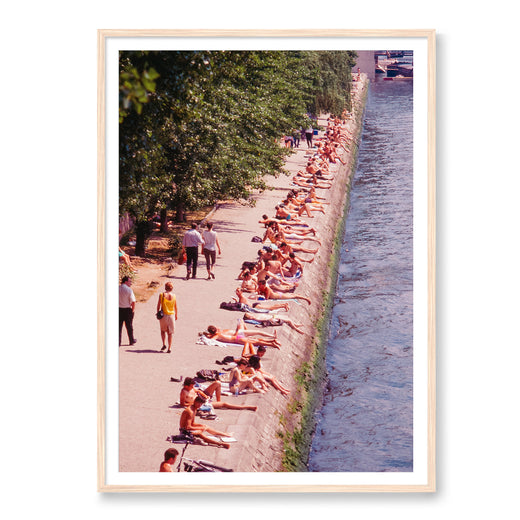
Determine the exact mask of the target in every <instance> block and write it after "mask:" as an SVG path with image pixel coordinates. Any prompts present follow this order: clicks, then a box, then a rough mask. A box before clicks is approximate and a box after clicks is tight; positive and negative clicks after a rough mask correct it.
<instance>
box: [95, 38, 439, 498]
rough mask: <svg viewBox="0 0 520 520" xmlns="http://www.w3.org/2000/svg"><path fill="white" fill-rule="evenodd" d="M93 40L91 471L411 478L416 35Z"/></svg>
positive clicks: (419, 375)
mask: <svg viewBox="0 0 520 520" xmlns="http://www.w3.org/2000/svg"><path fill="white" fill-rule="evenodd" d="M98 37H99V59H98V62H99V82H98V99H99V103H98V143H99V152H98V157H99V159H98V182H99V183H98V218H99V225H98V228H99V233H98V236H99V250H98V251H99V255H98V263H99V265H98V272H99V276H98V280H99V283H98V293H99V298H98V302H99V304H98V324H99V325H98V399H99V408H98V412H99V413H98V446H99V450H98V453H99V460H98V468H99V469H98V489H99V490H100V491H106V492H111V491H118V492H119V491H153V492H157V491H164V492H195V491H210V492H222V491H225V492H231V491H236V492H240V491H242V492H243V491H248V492H288V491H294V492H348V491H400V492H403V491H411V492H412V491H420V492H424V491H434V490H435V464H434V457H435V421H434V415H435V268H434V266H435V189H434V186H435V153H434V151H435V91H434V85H435V33H434V31H429V30H428V31H426V30H421V31H368V30H367V31H348V30H344V31H321V32H320V31H138V30H136V31H128V30H121V31H118V30H100V31H99V32H98ZM116 242H117V245H116ZM116 248H117V250H118V262H117V263H116V261H115V259H116V256H115V251H116ZM116 298H117V300H118V302H116ZM116 323H117V325H116ZM116 336H118V338H117V339H116ZM116 341H117V343H116ZM217 473H218V475H217Z"/></svg>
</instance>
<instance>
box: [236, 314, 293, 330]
mask: <svg viewBox="0 0 520 520" xmlns="http://www.w3.org/2000/svg"><path fill="white" fill-rule="evenodd" d="M244 320H254V321H258V322H261V323H263V324H264V326H266V327H269V326H272V327H274V326H276V325H280V324H282V323H287V325H289V327H291V329H294V330H295V331H296V332H299V333H300V334H303V330H302V329H301V327H303V323H294V321H292V320H291V319H290V318H286V317H285V316H282V315H280V314H258V313H254V312H246V313H245V314H244Z"/></svg>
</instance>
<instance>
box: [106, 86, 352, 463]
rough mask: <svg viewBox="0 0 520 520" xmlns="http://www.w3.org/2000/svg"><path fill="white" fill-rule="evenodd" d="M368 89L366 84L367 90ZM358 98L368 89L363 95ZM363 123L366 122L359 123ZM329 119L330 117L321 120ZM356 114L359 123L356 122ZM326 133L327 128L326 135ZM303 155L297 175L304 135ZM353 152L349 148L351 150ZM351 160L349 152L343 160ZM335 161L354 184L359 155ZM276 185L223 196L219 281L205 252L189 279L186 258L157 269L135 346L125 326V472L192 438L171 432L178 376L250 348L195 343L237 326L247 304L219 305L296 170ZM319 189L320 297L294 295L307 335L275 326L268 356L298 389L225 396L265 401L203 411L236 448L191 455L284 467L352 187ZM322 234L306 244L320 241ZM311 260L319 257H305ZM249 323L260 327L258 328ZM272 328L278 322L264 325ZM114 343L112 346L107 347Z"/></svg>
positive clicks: (308, 279) (342, 178)
mask: <svg viewBox="0 0 520 520" xmlns="http://www.w3.org/2000/svg"><path fill="white" fill-rule="evenodd" d="M359 90H361V89H359ZM355 95H356V96H357V97H356V99H357V102H359V99H358V98H359V96H360V92H357V93H356V94H355ZM359 123H360V122H359V121H358V122H357V124H359ZM319 124H320V125H321V126H322V127H326V118H322V119H320V120H319ZM355 124H356V122H355V121H350V122H349V125H351V129H352V130H355V127H354V125H355ZM321 135H322V132H320V135H319V136H318V137H320V136H321ZM295 150H296V153H294V154H293V155H292V156H290V157H289V158H288V160H287V163H286V170H288V171H290V172H292V173H295V172H296V171H298V170H300V169H303V168H304V167H305V164H306V162H307V159H308V155H310V153H312V149H308V148H307V144H306V143H305V142H301V143H300V147H299V148H296V149H295ZM346 156H349V154H348V153H346ZM344 159H345V158H344ZM346 159H347V164H346V166H342V165H341V163H339V162H338V163H337V164H331V165H330V169H331V172H334V173H335V175H336V176H337V179H336V181H335V183H337V182H342V183H343V184H346V182H347V180H348V177H349V174H350V170H351V163H350V161H349V160H348V157H346ZM269 185H270V186H271V187H272V190H266V191H264V192H263V193H261V194H258V195H256V196H255V197H254V198H255V200H256V205H255V206H254V207H249V206H244V205H240V204H238V203H224V204H220V205H219V207H218V209H217V210H216V211H215V212H214V213H213V214H212V215H211V217H210V220H211V221H212V222H213V224H214V230H215V231H216V232H217V233H218V238H219V242H220V245H221V248H222V255H220V256H217V262H216V266H215V271H214V272H215V276H216V279H215V280H206V276H207V273H206V268H205V261H204V257H203V256H202V255H199V267H198V270H197V278H196V279H190V280H186V279H185V275H186V268H185V266H177V267H176V268H175V269H174V270H173V271H172V272H170V274H169V276H168V273H167V271H165V270H158V271H157V278H155V280H156V281H158V282H159V284H160V285H159V287H158V290H157V292H156V294H154V295H153V296H152V297H151V298H150V299H149V300H148V301H146V302H144V303H137V305H136V311H135V319H134V331H135V336H136V338H137V343H136V344H135V345H132V346H130V345H128V340H127V336H126V331H125V330H124V331H123V339H122V346H121V347H120V348H119V471H121V472H130V471H131V472H156V471H158V469H159V464H160V462H161V460H162V458H163V454H164V451H165V450H166V449H168V448H171V447H174V448H177V449H178V450H179V451H181V449H182V448H183V445H179V444H171V443H169V442H167V441H166V438H167V437H168V436H169V435H172V434H174V435H175V434H178V425H179V419H180V415H181V412H182V409H181V408H180V407H178V406H176V403H177V401H178V399H179V393H180V390H181V388H182V383H181V382H172V381H171V380H170V378H171V377H174V378H182V379H183V378H184V377H187V376H190V377H193V376H195V374H196V373H197V371H199V370H201V369H222V367H220V366H219V365H217V364H215V360H217V359H222V358H223V357H224V356H226V355H233V356H236V357H238V356H239V355H240V352H241V349H242V346H241V345H236V346H227V347H213V346H204V345H198V344H197V343H196V341H197V339H198V334H199V332H202V331H203V330H205V329H206V328H207V326H208V325H210V324H213V325H216V326H217V327H220V328H231V329H234V328H235V326H236V323H237V319H238V318H241V317H242V316H243V313H241V312H233V311H228V310H223V309H220V308H219V306H220V303H221V302H223V301H231V300H232V298H233V296H234V295H235V294H234V291H235V288H236V287H238V286H239V285H240V282H239V281H238V280H237V276H238V274H239V272H240V268H241V265H242V262H243V261H254V260H255V259H256V258H257V251H258V250H259V249H260V248H261V246H262V244H259V243H257V242H252V241H251V239H252V238H253V237H254V236H260V237H262V236H263V233H264V227H263V225H261V224H259V222H258V221H259V220H260V219H261V216H262V214H264V213H265V214H267V215H269V216H270V217H271V216H273V215H274V206H275V205H276V204H278V203H279V202H280V201H281V200H282V199H283V198H284V197H285V195H286V193H287V191H288V190H289V189H290V188H291V187H292V185H291V181H290V177H287V176H285V175H281V176H279V177H278V178H269ZM318 194H319V195H320V196H324V197H327V201H328V202H331V205H330V206H326V214H321V213H319V212H313V215H314V216H315V217H314V218H308V217H304V220H305V221H307V222H308V223H309V224H310V225H312V226H313V227H315V228H316V229H317V230H318V237H319V238H320V239H321V240H322V246H321V247H320V249H319V251H318V253H317V254H316V255H315V260H314V262H313V263H311V264H308V263H306V264H305V270H304V275H303V277H302V281H301V283H300V285H299V287H298V289H297V290H296V293H297V294H302V295H304V296H307V297H310V298H311V299H312V301H313V304H312V305H310V306H309V305H308V304H307V303H305V302H296V301H292V300H291V301H290V309H289V312H288V313H287V315H288V317H290V318H292V319H293V320H295V321H296V322H299V323H303V324H304V329H305V334H303V335H301V334H298V333H297V332H296V331H294V330H292V329H291V328H289V327H288V326H287V325H283V326H280V327H276V331H277V334H278V338H279V340H280V342H281V344H282V347H281V349H280V350H278V349H273V348H269V347H268V350H267V353H266V355H265V356H264V358H263V360H262V364H263V367H264V368H265V370H266V371H268V372H270V373H272V374H274V375H275V376H276V377H277V378H278V379H279V380H280V381H281V382H282V383H283V384H284V385H285V386H287V387H289V388H290V389H291V394H290V395H289V396H288V397H284V396H282V395H281V394H280V393H279V392H278V391H276V390H275V389H274V388H271V389H270V390H269V391H268V392H267V393H266V394H264V395H262V394H251V393H248V394H245V395H239V396H223V400H225V401H229V402H232V403H234V404H248V405H250V404H251V405H257V406H258V410H257V411H256V412H252V411H248V410H243V411H242V410H240V411H237V410H225V409H224V410H217V411H216V414H217V419H216V420H207V421H206V420H204V419H200V418H198V422H202V423H204V424H207V425H208V426H210V427H213V428H216V429H217V430H221V431H226V432H229V433H232V434H233V436H234V437H235V438H236V439H237V442H234V443H232V444H231V447H230V449H223V448H217V447H212V446H190V447H189V448H188V451H187V453H186V455H187V456H189V457H191V458H202V459H204V460H209V461H211V462H214V463H215V464H219V465H222V466H225V467H228V468H232V469H233V470H234V471H239V472H256V471H263V472H270V471H279V470H281V465H280V461H281V454H282V449H283V448H282V442H281V440H280V438H279V436H277V432H278V431H279V430H281V429H282V426H281V424H280V421H279V416H280V414H281V413H283V412H284V410H286V408H287V405H288V404H289V403H290V401H291V395H292V392H293V391H294V390H295V389H296V384H295V381H294V371H295V369H296V368H298V367H299V366H300V365H301V363H302V362H303V361H306V360H307V359H308V357H307V356H308V351H309V345H311V344H312V340H313V337H314V332H315V331H314V323H315V322H316V320H317V318H318V313H319V312H320V309H321V298H322V292H323V290H324V289H325V287H324V283H325V281H326V279H327V277H328V271H329V269H328V267H327V265H328V262H329V259H330V255H331V252H332V243H333V240H334V234H335V230H336V225H337V222H338V221H339V219H340V218H341V216H342V213H343V205H344V200H345V199H344V197H345V190H344V187H341V188H338V187H337V186H336V184H335V185H334V186H333V188H332V189H329V190H318ZM313 244H314V243H313V242H305V243H304V246H309V247H314V246H313ZM305 256H306V257H308V258H310V255H305ZM168 281H170V282H172V283H173V286H174V289H173V292H174V293H175V294H176V297H177V305H178V310H179V318H178V320H177V322H176V330H175V334H174V339H173V347H172V353H171V354H167V353H164V352H161V351H160V348H161V346H162V342H161V337H160V331H159V323H158V321H157V320H156V318H155V312H156V306H157V299H158V295H159V293H160V292H161V291H162V290H164V284H165V283H166V282H168ZM248 327H252V326H249V325H248ZM261 330H264V331H267V332H272V331H273V328H266V329H261ZM107 348H111V346H110V345H109V346H107Z"/></svg>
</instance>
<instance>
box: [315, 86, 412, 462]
mask: <svg viewBox="0 0 520 520" xmlns="http://www.w3.org/2000/svg"><path fill="white" fill-rule="evenodd" d="M412 117H413V81H412V80H401V81H397V80H394V81H384V80H383V79H382V78H381V77H378V76H376V80H375V81H373V82H371V85H370V90H369V94H368V99H367V106H366V112H365V121H364V127H363V131H362V139H361V144H360V149H359V154H358V165H357V169H356V173H355V175H354V179H353V185H352V191H351V197H350V209H349V213H348V217H347V220H346V229H345V235H344V238H343V247H342V254H341V258H340V263H339V273H338V282H337V289H336V295H335V300H334V307H333V311H332V317H331V322H330V328H329V342H328V346H327V360H326V363H327V371H328V375H329V380H328V383H327V387H326V389H325V393H324V397H323V406H322V408H321V409H320V410H319V411H318V412H317V414H316V421H317V426H316V432H315V435H314V438H313V443H312V447H311V453H310V460H309V471H342V472H382V471H412V470H413V426H412V425H413V415H412V410H413V401H412V393H413V380H412V371H413V312H412V310H413V267H412V265H413V235H412V224H413V222H412V220H413V128H412ZM346 249H348V251H346Z"/></svg>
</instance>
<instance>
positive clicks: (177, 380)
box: [170, 376, 182, 383]
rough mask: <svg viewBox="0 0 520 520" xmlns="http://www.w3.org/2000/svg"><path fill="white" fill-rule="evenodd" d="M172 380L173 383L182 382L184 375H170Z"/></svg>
mask: <svg viewBox="0 0 520 520" xmlns="http://www.w3.org/2000/svg"><path fill="white" fill-rule="evenodd" d="M170 381H172V382H173V383H180V382H181V381H182V376H180V377H170Z"/></svg>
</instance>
